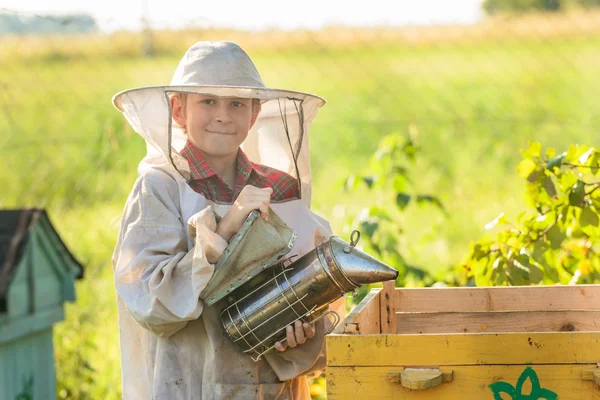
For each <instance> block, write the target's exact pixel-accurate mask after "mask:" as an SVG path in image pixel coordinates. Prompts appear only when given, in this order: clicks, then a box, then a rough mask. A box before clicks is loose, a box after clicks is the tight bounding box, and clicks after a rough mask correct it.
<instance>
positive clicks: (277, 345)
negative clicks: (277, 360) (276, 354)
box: [275, 342, 287, 351]
mask: <svg viewBox="0 0 600 400" xmlns="http://www.w3.org/2000/svg"><path fill="white" fill-rule="evenodd" d="M286 348H287V346H284V345H283V344H281V342H275V350H277V351H285V349H286Z"/></svg>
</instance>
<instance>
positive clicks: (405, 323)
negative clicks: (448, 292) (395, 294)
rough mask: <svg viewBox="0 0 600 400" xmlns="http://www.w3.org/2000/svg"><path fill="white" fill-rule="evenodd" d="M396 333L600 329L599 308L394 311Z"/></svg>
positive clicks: (598, 330) (592, 330) (599, 330)
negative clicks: (441, 311) (580, 309)
mask: <svg viewBox="0 0 600 400" xmlns="http://www.w3.org/2000/svg"><path fill="white" fill-rule="evenodd" d="M396 320H397V331H396V332H397V333H403V334H405V333H406V334H411V333H477V332H488V333H495V332H571V331H587V332H600V311H526V312H519V311H515V312H469V313H460V312H459V313H397V314H396Z"/></svg>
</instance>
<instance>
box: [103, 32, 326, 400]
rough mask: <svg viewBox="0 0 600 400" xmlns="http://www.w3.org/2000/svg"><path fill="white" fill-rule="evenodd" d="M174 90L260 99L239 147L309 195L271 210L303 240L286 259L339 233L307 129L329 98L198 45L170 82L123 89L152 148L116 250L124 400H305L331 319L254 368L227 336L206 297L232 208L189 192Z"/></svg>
mask: <svg viewBox="0 0 600 400" xmlns="http://www.w3.org/2000/svg"><path fill="white" fill-rule="evenodd" d="M175 91H180V92H190V93H201V94H211V95H217V96H227V97H242V98H257V99H260V100H261V102H262V111H261V113H260V114H259V116H258V119H257V121H256V123H255V124H254V126H253V128H252V130H251V131H250V133H249V135H248V137H247V139H246V141H245V142H244V144H243V145H242V149H243V150H244V152H245V153H246V155H247V156H248V158H249V159H250V160H251V161H252V162H255V163H260V164H264V165H267V166H270V167H273V168H277V169H279V170H281V171H284V172H286V173H288V174H289V175H291V176H293V177H295V178H296V179H297V180H298V183H299V185H300V188H299V192H300V193H301V196H300V197H301V198H300V199H296V200H288V201H285V202H280V203H271V208H272V209H273V210H274V211H275V212H276V213H277V214H278V215H279V216H280V217H281V219H282V220H283V221H284V222H285V223H286V224H287V225H288V226H289V227H290V228H292V229H293V230H294V231H295V232H296V233H297V234H298V238H297V240H296V242H295V245H294V248H293V249H292V250H291V252H290V254H298V256H302V255H303V254H305V253H307V252H309V251H310V250H312V249H313V248H314V247H315V246H316V244H318V242H320V241H321V240H323V238H328V237H329V236H330V235H331V232H330V227H329V224H328V223H327V221H325V220H323V219H321V218H320V217H318V216H317V215H315V214H314V213H312V212H311V211H310V209H309V206H310V195H311V174H310V166H309V150H308V129H309V127H310V124H311V122H312V120H313V119H314V118H315V116H316V114H317V110H318V109H319V108H320V107H321V106H323V104H324V103H325V102H324V100H323V99H321V98H319V97H317V96H314V95H310V94H306V93H299V92H294V91H286V90H278V89H270V88H266V87H265V85H264V83H263V82H262V79H261V77H260V75H259V74H258V71H257V70H256V67H255V66H254V64H253V63H252V61H251V59H250V58H249V57H248V55H247V54H246V53H245V52H244V51H243V50H242V49H241V48H240V47H239V46H237V45H235V44H233V43H228V42H217V43H210V42H199V43H196V44H195V45H194V46H192V47H191V48H190V49H189V50H188V52H187V53H186V54H185V55H184V57H183V59H182V60H181V62H180V64H179V66H178V68H177V70H176V72H175V75H174V77H173V80H172V82H171V84H170V85H168V86H155V87H142V88H137V89H131V90H127V91H124V92H120V93H118V94H117V95H115V97H114V98H113V102H114V104H115V106H116V107H117V108H118V109H119V110H120V111H122V112H123V113H124V115H125V117H126V118H127V121H128V122H129V123H130V124H131V126H132V127H133V129H134V130H135V131H136V132H138V133H139V134H140V135H141V136H142V137H143V138H144V140H145V141H146V143H147V149H148V152H147V155H146V157H145V158H144V159H143V160H142V162H141V163H140V165H139V177H138V179H137V181H136V182H135V185H134V187H133V190H132V192H131V194H130V196H129V198H128V200H127V204H126V206H125V210H124V213H123V219H122V223H121V229H120V233H119V237H118V242H117V245H116V248H115V251H114V255H113V267H114V274H115V285H116V289H117V294H118V296H117V297H118V298H117V302H118V309H119V327H120V341H121V357H122V372H123V398H124V399H126V400H133V399H140V400H141V399H144V400H148V399H207V400H208V399H292V398H293V399H308V398H310V396H309V393H308V385H307V383H306V378H305V376H304V375H305V374H306V373H309V372H311V371H317V370H319V369H322V368H323V367H324V361H325V360H324V337H323V332H324V329H325V328H324V322H323V321H322V320H321V321H319V322H317V324H316V331H317V333H316V335H315V337H313V338H312V339H309V340H307V342H306V343H305V344H303V345H299V346H298V347H296V348H293V349H292V348H288V349H287V350H286V351H284V352H281V353H279V352H276V351H272V352H270V353H268V354H267V355H266V356H265V359H262V360H260V361H259V362H254V361H252V360H251V359H250V357H249V356H247V355H244V354H243V353H242V352H240V351H239V350H238V349H237V348H236V347H235V346H234V345H233V343H232V342H231V341H230V339H229V338H228V337H227V336H226V335H225V334H224V333H223V331H222V327H221V322H220V317H219V310H218V309H216V307H210V306H207V305H206V304H205V303H204V301H203V300H201V298H200V297H201V295H202V290H203V289H204V288H205V287H206V284H207V283H208V281H209V279H210V278H211V276H212V273H213V271H214V266H215V263H216V261H217V260H218V259H219V257H220V256H221V254H222V252H223V250H224V249H225V247H226V246H227V242H226V241H225V240H223V239H222V238H221V237H220V236H219V235H217V234H216V233H215V230H216V218H215V216H219V217H222V216H224V215H225V214H226V213H227V211H228V210H229V208H230V207H231V205H230V204H218V203H215V202H213V201H209V200H207V199H206V198H205V197H204V196H202V195H201V194H199V193H197V192H195V191H194V190H192V188H191V187H190V186H189V185H188V180H189V179H190V172H189V166H188V163H187V161H186V160H185V158H183V157H182V156H181V155H180V153H179V152H180V150H181V149H182V148H183V146H184V144H185V142H186V139H185V134H184V133H183V132H182V130H181V129H179V128H177V127H175V126H174V125H173V123H172V116H171V106H170V101H169V95H170V94H171V93H173V92H175Z"/></svg>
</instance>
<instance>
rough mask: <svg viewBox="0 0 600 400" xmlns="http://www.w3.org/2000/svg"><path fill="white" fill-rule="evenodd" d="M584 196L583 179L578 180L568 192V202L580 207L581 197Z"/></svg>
mask: <svg viewBox="0 0 600 400" xmlns="http://www.w3.org/2000/svg"><path fill="white" fill-rule="evenodd" d="M584 197H585V185H584V183H583V181H581V180H578V181H577V183H575V185H573V187H572V188H571V191H570V192H569V204H570V205H572V206H575V207H581V206H582V205H583V198H584Z"/></svg>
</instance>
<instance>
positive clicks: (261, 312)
mask: <svg viewBox="0 0 600 400" xmlns="http://www.w3.org/2000/svg"><path fill="white" fill-rule="evenodd" d="M359 238H360V233H359V232H358V231H354V232H353V234H352V236H351V244H348V243H346V242H344V241H343V240H341V239H339V238H338V237H336V236H332V237H331V238H329V239H328V240H327V241H325V242H323V243H321V244H320V245H319V246H317V247H316V248H315V249H314V250H312V251H310V252H309V253H307V254H306V255H304V256H303V257H301V258H300V259H298V260H296V261H295V262H293V263H290V261H289V260H288V261H283V262H278V263H277V264H275V265H273V266H272V267H270V268H269V269H267V270H265V271H263V272H262V273H261V274H259V275H257V276H256V277H255V278H254V279H252V280H250V281H249V282H247V283H246V284H244V285H242V286H240V287H239V288H237V289H236V290H235V291H233V292H232V293H231V294H229V295H228V296H227V297H226V298H225V299H224V300H223V302H222V303H224V305H225V306H224V308H223V310H222V312H221V321H222V322H223V327H224V328H225V331H226V332H227V334H228V335H229V337H230V338H231V340H233V342H234V343H235V344H236V345H237V346H238V347H239V349H240V350H241V351H242V352H244V353H246V354H248V355H250V356H251V357H252V359H253V360H254V361H258V360H259V359H260V358H261V357H262V356H263V355H264V354H265V353H267V352H268V351H270V350H272V349H273V348H274V345H275V342H277V341H281V340H283V339H284V338H285V328H286V326H288V325H290V324H293V323H294V322H295V321H296V320H302V321H304V322H312V321H316V320H318V319H320V318H323V317H324V316H326V315H331V316H333V318H334V322H333V325H332V328H334V327H335V325H336V324H337V323H338V322H339V316H338V315H337V314H336V313H335V312H333V311H327V306H328V305H329V304H330V303H332V302H333V301H335V300H337V299H338V298H340V297H342V296H343V295H344V294H345V293H347V292H351V291H353V290H354V289H356V288H358V287H359V286H361V285H364V284H369V283H376V282H382V281H387V280H394V279H396V277H397V276H398V271H396V270H395V269H393V268H391V267H389V266H387V265H386V264H384V263H382V262H381V261H379V260H377V259H375V258H373V257H371V256H369V255H368V254H366V253H364V252H362V251H360V250H358V249H356V248H355V247H354V246H355V245H356V244H357V243H358V240H359Z"/></svg>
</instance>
